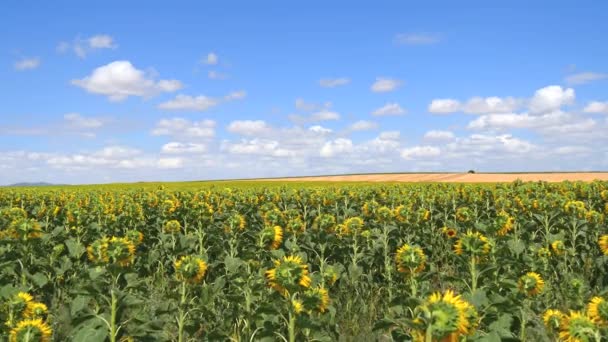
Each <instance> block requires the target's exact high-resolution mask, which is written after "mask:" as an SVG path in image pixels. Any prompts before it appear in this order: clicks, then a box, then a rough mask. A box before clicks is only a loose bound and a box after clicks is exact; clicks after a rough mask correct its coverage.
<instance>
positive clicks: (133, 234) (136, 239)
mask: <svg viewBox="0 0 608 342" xmlns="http://www.w3.org/2000/svg"><path fill="white" fill-rule="evenodd" d="M127 238H128V239H129V240H131V242H133V244H134V245H135V247H137V246H139V245H141V243H142V242H143V241H144V234H143V233H142V232H139V231H137V230H129V231H127Z"/></svg>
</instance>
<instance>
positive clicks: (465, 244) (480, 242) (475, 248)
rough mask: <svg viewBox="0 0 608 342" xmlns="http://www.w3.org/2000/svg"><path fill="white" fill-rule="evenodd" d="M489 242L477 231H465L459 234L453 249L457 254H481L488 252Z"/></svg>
mask: <svg viewBox="0 0 608 342" xmlns="http://www.w3.org/2000/svg"><path fill="white" fill-rule="evenodd" d="M490 249H491V246H490V242H489V241H488V238H486V237H485V236H484V235H483V234H481V233H479V232H471V231H469V232H467V233H466V234H465V235H461V237H460V239H458V241H456V243H455V244H454V251H455V253H456V254H458V255H467V256H481V255H485V254H488V253H490Z"/></svg>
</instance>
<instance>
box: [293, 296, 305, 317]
mask: <svg viewBox="0 0 608 342" xmlns="http://www.w3.org/2000/svg"><path fill="white" fill-rule="evenodd" d="M291 308H292V310H293V312H294V313H295V314H296V315H298V314H300V313H301V312H302V311H304V304H302V301H301V300H299V299H292V300H291Z"/></svg>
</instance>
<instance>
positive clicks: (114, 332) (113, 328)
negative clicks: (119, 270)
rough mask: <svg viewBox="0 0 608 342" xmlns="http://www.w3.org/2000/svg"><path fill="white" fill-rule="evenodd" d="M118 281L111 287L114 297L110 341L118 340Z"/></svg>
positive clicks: (111, 311) (111, 293) (111, 309)
mask: <svg viewBox="0 0 608 342" xmlns="http://www.w3.org/2000/svg"><path fill="white" fill-rule="evenodd" d="M115 286H116V282H114V283H113V284H112V288H111V289H110V295H111V297H112V301H111V308H110V342H116V335H117V334H118V331H117V327H116V313H117V311H118V310H117V309H118V298H116V289H115Z"/></svg>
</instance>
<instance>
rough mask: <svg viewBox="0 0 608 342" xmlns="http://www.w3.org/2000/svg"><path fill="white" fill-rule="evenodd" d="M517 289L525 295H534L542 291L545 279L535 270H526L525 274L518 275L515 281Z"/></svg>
mask: <svg viewBox="0 0 608 342" xmlns="http://www.w3.org/2000/svg"><path fill="white" fill-rule="evenodd" d="M517 287H518V288H519V291H520V292H522V293H524V294H525V295H527V296H535V295H537V294H539V293H541V292H542V291H543V288H544V287H545V281H544V280H543V278H541V276H540V275H539V274H538V273H536V272H528V273H526V274H525V275H523V276H521V277H519V281H518V282H517Z"/></svg>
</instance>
